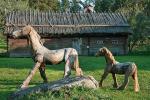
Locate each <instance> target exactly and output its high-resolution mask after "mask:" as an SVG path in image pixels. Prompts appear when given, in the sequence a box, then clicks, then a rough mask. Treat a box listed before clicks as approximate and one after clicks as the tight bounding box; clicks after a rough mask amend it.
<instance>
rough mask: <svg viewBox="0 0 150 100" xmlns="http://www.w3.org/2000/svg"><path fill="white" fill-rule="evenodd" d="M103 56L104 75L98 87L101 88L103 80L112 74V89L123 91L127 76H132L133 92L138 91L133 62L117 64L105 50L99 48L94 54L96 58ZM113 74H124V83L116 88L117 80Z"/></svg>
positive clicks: (135, 69)
mask: <svg viewBox="0 0 150 100" xmlns="http://www.w3.org/2000/svg"><path fill="white" fill-rule="evenodd" d="M100 55H104V56H105V60H106V67H105V70H104V74H103V75H102V78H101V80H100V83H99V86H102V82H103V80H104V79H105V78H106V77H107V75H108V74H109V73H112V77H113V80H114V85H113V87H115V88H118V89H121V90H122V89H125V88H126V86H127V84H128V81H129V79H128V78H129V76H130V75H132V78H133V79H134V91H135V92H138V91H139V84H138V77H137V66H136V65H135V63H133V62H125V63H119V62H117V61H116V60H115V58H114V56H113V55H112V53H111V52H110V51H109V50H108V49H107V48H106V47H103V48H100V49H99V51H98V52H97V53H96V56H100ZM115 74H125V78H124V83H123V84H122V85H121V86H120V87H118V83H117V79H116V76H115Z"/></svg>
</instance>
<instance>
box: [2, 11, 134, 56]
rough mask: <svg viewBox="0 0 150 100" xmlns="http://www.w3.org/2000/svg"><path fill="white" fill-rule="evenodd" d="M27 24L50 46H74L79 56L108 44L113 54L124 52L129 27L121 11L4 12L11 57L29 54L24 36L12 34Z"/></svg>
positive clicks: (89, 53) (52, 47)
mask: <svg viewBox="0 0 150 100" xmlns="http://www.w3.org/2000/svg"><path fill="white" fill-rule="evenodd" d="M26 24H30V25H32V26H33V27H34V28H35V29H36V31H37V32H38V33H39V34H40V36H41V37H42V41H43V43H44V45H45V46H46V47H47V48H49V49H60V48H67V47H73V48H75V49H76V50H77V51H78V53H79V54H80V55H94V54H95V52H96V51H97V50H98V49H99V48H100V47H103V46H105V47H108V48H109V49H111V51H112V52H113V53H114V54H116V55H122V54H126V53H127V52H128V51H127V39H128V35H130V34H131V32H132V31H131V29H130V26H129V24H128V22H127V20H126V18H125V16H124V15H123V14H122V13H53V12H39V11H13V12H10V13H8V14H7V15H6V28H5V33H4V34H5V35H7V42H8V52H9V55H10V56H11V57H27V56H30V50H29V47H30V46H28V45H29V43H28V41H27V39H26V37H22V38H19V39H13V38H12V37H11V34H12V32H13V31H14V30H16V29H17V28H21V27H23V26H24V25H26Z"/></svg>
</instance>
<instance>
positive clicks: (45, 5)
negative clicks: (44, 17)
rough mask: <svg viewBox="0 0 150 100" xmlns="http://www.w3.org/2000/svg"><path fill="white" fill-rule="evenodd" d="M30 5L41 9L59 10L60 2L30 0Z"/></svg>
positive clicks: (53, 0) (56, 0)
mask: <svg viewBox="0 0 150 100" xmlns="http://www.w3.org/2000/svg"><path fill="white" fill-rule="evenodd" d="M28 3H29V7H30V8H32V9H36V10H40V11H46V10H51V11H58V10H59V9H60V2H59V1H58V0H29V2H28Z"/></svg>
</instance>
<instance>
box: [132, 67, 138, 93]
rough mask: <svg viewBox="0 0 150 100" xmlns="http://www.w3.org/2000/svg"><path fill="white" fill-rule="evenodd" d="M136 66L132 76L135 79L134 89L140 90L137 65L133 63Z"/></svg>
mask: <svg viewBox="0 0 150 100" xmlns="http://www.w3.org/2000/svg"><path fill="white" fill-rule="evenodd" d="M133 66H134V67H135V71H134V72H133V75H132V78H133V79H134V91H135V92H138V91H139V83H138V76H137V66H136V65H135V64H133Z"/></svg>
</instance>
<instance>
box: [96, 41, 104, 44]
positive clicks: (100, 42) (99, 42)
mask: <svg viewBox="0 0 150 100" xmlns="http://www.w3.org/2000/svg"><path fill="white" fill-rule="evenodd" d="M96 44H104V41H103V40H97V41H96Z"/></svg>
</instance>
